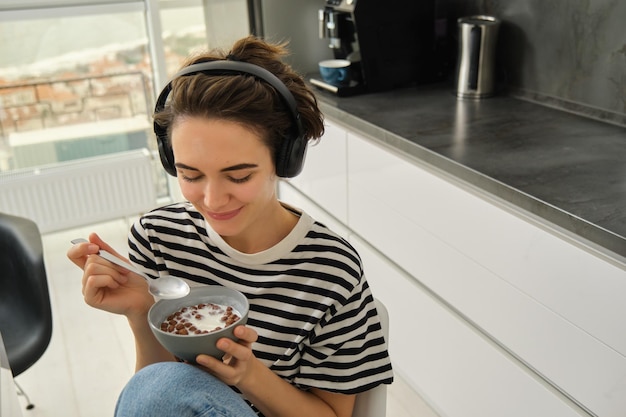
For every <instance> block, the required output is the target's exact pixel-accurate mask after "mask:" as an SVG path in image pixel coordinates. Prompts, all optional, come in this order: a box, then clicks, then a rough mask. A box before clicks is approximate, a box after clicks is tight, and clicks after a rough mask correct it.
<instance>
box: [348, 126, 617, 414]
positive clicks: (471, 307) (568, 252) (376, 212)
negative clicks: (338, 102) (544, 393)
mask: <svg viewBox="0 0 626 417" xmlns="http://www.w3.org/2000/svg"><path fill="white" fill-rule="evenodd" d="M348 155H349V159H348V167H349V169H348V178H349V183H348V189H349V199H348V207H349V212H348V218H349V226H350V228H351V229H353V230H355V231H356V232H357V233H358V234H359V235H361V236H363V237H364V238H365V239H366V240H367V241H368V242H370V243H371V244H372V245H373V246H375V247H377V248H378V249H379V250H381V251H382V252H383V253H385V255H387V256H388V257H389V258H391V259H392V260H393V261H394V262H396V263H397V264H398V265H400V266H401V267H402V268H404V269H405V270H407V271H408V272H409V273H410V274H411V275H413V276H414V277H415V278H416V279H418V280H419V281H420V282H422V283H424V285H426V286H427V287H428V288H430V289H431V290H432V291H434V293H436V294H437V295H438V296H440V297H441V298H442V299H444V300H445V301H446V302H447V303H449V305H451V306H452V307H453V308H454V309H456V310H458V312H459V313H460V314H461V315H462V316H465V317H466V318H467V320H468V322H470V323H473V325H474V326H476V327H477V328H478V329H482V331H484V332H485V333H486V334H488V335H489V336H490V337H492V338H493V340H494V341H495V342H496V343H498V344H500V345H502V346H503V347H505V349H507V350H508V351H510V352H512V353H513V354H514V355H516V356H517V357H518V358H519V359H520V360H521V361H523V362H524V363H527V364H528V365H529V367H531V368H533V369H535V370H536V371H537V372H538V374H539V375H541V376H542V377H543V378H545V379H546V380H548V381H550V382H551V383H552V384H553V385H555V386H556V387H558V388H559V389H560V390H562V391H564V392H565V393H567V395H569V396H570V397H572V398H574V399H575V400H576V401H579V402H580V403H582V404H583V406H584V407H587V408H588V409H590V410H592V411H593V412H595V413H597V414H599V415H603V416H618V415H619V413H622V411H623V410H624V409H626V384H624V377H625V376H626V357H625V355H624V353H625V352H626V340H625V339H624V338H625V337H626V335H625V334H624V332H623V330H621V328H622V327H623V326H621V325H620V323H621V321H622V320H621V319H620V317H626V307H625V306H623V305H622V304H623V303H621V301H620V296H621V295H623V294H625V293H626V274H625V272H624V270H623V269H621V268H619V267H618V266H616V265H614V264H611V263H608V262H606V261H605V260H603V259H601V258H599V257H596V256H594V255H593V253H591V252H590V251H587V250H585V249H584V248H581V247H579V246H576V245H573V244H571V243H570V242H568V241H566V240H564V239H562V238H561V237H559V236H558V235H555V234H554V233H551V232H549V231H547V230H545V229H544V228H542V227H539V226H537V225H536V224H533V223H532V222H530V221H527V220H526V219H524V218H523V217H520V216H519V215H517V214H512V213H511V212H510V211H507V210H505V209H503V208H502V207H499V206H498V205H496V204H494V203H493V202H489V201H486V200H484V199H483V198H480V197H479V196H477V195H476V194H473V193H472V192H470V191H468V190H467V189H464V188H463V187H460V186H458V185H456V184H453V183H451V182H449V181H447V180H445V179H443V178H442V177H440V176H438V175H434V174H433V173H431V172H429V171H428V170H425V169H423V168H421V167H419V166H417V165H416V164H414V163H412V162H408V161H405V160H403V159H402V158H400V157H397V156H396V155H394V154H391V153H389V152H387V151H386V150H384V149H383V148H381V147H379V146H377V145H374V144H372V143H370V142H369V141H367V140H365V139H363V138H359V137H358V136H357V135H352V134H351V133H350V134H349V136H348Z"/></svg>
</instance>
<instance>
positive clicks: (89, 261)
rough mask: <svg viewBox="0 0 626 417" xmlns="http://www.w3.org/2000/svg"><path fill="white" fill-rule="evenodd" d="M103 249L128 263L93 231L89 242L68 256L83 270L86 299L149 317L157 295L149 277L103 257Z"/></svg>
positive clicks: (104, 307)
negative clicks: (144, 276)
mask: <svg viewBox="0 0 626 417" xmlns="http://www.w3.org/2000/svg"><path fill="white" fill-rule="evenodd" d="M100 249H104V250H106V251H107V252H110V253H112V254H113V255H115V256H117V257H118V258H120V259H123V260H124V261H126V262H128V260H127V259H126V258H124V257H123V256H121V255H120V254H119V253H117V252H116V251H115V249H113V248H112V247H111V246H109V245H108V244H107V243H106V242H104V241H103V240H102V239H100V237H99V236H98V235H97V234H95V233H92V234H90V235H89V243H78V244H76V245H73V246H72V247H70V249H69V250H68V251H67V257H68V258H69V259H70V260H71V261H72V262H73V263H74V264H76V265H77V266H78V267H79V268H81V269H82V270H83V279H82V293H83V297H84V299H85V302H86V303H87V304H88V305H90V306H92V307H95V308H98V309H100V310H104V311H108V312H111V313H116V314H123V315H125V316H127V317H128V318H129V319H131V318H132V317H141V318H145V315H146V314H147V312H148V310H149V309H150V306H152V304H154V297H152V295H150V293H149V292H148V285H147V283H146V281H145V279H144V278H143V277H141V276H139V275H137V274H135V273H132V272H129V271H127V270H125V269H124V268H122V267H119V266H117V265H114V264H113V263H111V262H109V261H107V260H105V259H103V258H101V257H100V256H98V255H97V253H98V251H99V250H100Z"/></svg>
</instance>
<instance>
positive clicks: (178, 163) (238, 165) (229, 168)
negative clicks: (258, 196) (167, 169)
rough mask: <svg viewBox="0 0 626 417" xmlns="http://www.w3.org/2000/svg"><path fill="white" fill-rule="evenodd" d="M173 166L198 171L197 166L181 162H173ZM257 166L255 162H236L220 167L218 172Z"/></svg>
mask: <svg viewBox="0 0 626 417" xmlns="http://www.w3.org/2000/svg"><path fill="white" fill-rule="evenodd" d="M174 166H175V167H176V168H180V169H186V170H189V171H199V169H198V168H194V167H191V166H189V165H186V164H183V163H181V162H176V163H175V164H174ZM257 167H258V165H257V164H237V165H233V166H230V167H226V168H222V169H220V172H230V171H238V170H241V169H250V168H257Z"/></svg>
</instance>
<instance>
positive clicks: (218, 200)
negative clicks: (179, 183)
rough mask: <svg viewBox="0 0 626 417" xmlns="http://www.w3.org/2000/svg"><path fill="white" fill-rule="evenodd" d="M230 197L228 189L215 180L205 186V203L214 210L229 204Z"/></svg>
mask: <svg viewBox="0 0 626 417" xmlns="http://www.w3.org/2000/svg"><path fill="white" fill-rule="evenodd" d="M229 199H230V197H229V194H228V192H227V190H226V189H225V188H224V187H222V186H220V185H218V184H216V183H215V182H207V184H206V186H205V187H204V205H205V207H207V208H208V209H210V210H212V211H217V210H218V209H220V208H221V207H224V206H225V205H226V204H228V201H229Z"/></svg>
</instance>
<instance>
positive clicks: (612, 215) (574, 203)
mask: <svg viewBox="0 0 626 417" xmlns="http://www.w3.org/2000/svg"><path fill="white" fill-rule="evenodd" d="M316 92H317V93H318V98H319V101H320V107H321V108H322V111H323V112H324V114H325V115H326V116H328V117H329V118H331V119H334V120H338V121H340V122H343V123H344V124H346V125H347V126H349V127H351V128H353V129H354V130H355V131H356V132H361V133H364V134H366V135H368V136H371V137H373V138H375V139H377V140H379V141H380V142H382V143H385V144H387V145H388V146H391V147H392V148H394V149H396V150H397V151H399V152H402V153H404V154H407V155H408V156H410V157H412V158H417V159H419V160H421V161H423V162H426V163H428V164H430V165H432V166H434V167H437V168H439V169H442V170H444V171H446V172H448V173H450V174H452V175H454V176H456V177H459V178H460V179H462V180H464V181H467V182H469V183H471V184H473V185H475V186H477V187H479V188H481V189H483V190H485V191H487V192H488V193H490V194H492V195H495V196H496V197H499V198H501V199H504V200H506V201H508V202H510V203H512V204H514V205H515V206H517V207H520V208H522V209H524V210H526V211H529V212H531V213H533V214H535V215H537V216H539V217H540V218H543V219H545V220H548V221H549V222H550V223H552V224H555V225H557V226H559V227H561V228H563V229H565V230H566V231H568V232H571V233H573V234H575V235H577V236H579V237H582V238H583V239H585V240H587V241H589V242H591V243H592V244H595V245H599V247H600V248H601V249H602V250H603V251H604V250H606V249H608V251H609V255H611V253H613V254H617V255H618V256H617V258H618V259H620V260H621V261H623V259H624V257H626V128H624V127H621V126H617V125H612V124H608V123H604V122H601V121H596V120H593V119H590V118H586V117H583V116H578V115H575V114H571V113H567V112H564V111H561V110H558V109H553V108H549V107H545V106H542V105H539V104H536V103H531V102H528V101H524V100H520V99H516V98H512V97H505V96H496V97H491V98H488V99H483V100H480V101H469V100H457V99H456V97H455V95H454V94H453V91H452V89H450V88H447V87H445V86H441V85H429V86H420V87H412V88H407V89H401V90H394V91H391V92H384V93H375V94H364V95H358V96H353V97H337V96H335V95H333V94H331V93H328V92H325V91H321V90H316Z"/></svg>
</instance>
